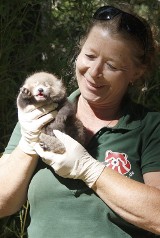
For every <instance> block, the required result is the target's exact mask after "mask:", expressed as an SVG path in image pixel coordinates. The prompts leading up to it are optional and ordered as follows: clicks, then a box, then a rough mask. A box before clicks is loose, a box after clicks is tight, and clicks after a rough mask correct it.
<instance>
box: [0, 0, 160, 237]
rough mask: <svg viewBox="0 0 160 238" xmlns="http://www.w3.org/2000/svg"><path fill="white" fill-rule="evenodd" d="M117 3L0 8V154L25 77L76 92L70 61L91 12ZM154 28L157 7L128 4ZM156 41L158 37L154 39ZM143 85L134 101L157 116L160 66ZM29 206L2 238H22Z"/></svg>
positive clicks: (5, 226) (5, 4) (58, 1)
mask: <svg viewBox="0 0 160 238" xmlns="http://www.w3.org/2000/svg"><path fill="white" fill-rule="evenodd" d="M113 2H114V3H119V1H118V0H116V1H113V0H92V1H88V0H78V1H75V0H53V1H51V0H12V1H10V0H1V2H0V33H1V34H0V118H1V120H0V135H1V140H0V152H2V151H3V150H4V148H5V146H6V144H7V142H8V139H9V136H10V134H11V131H12V130H13V128H14V125H15V123H16V121H17V110H16V96H17V94H18V90H19V87H20V85H21V84H22V82H23V81H24V79H25V77H26V76H27V75H28V74H30V73H32V72H34V71H40V70H46V71H48V72H52V73H55V74H56V75H57V76H58V77H60V78H63V80H64V82H65V84H66V86H67V89H68V93H70V92H71V91H72V90H74V89H75V88H76V87H77V84H76V81H75V79H74V61H75V58H76V51H77V42H78V40H79V38H80V36H81V34H82V33H83V31H84V29H85V28H86V27H87V24H88V22H89V18H90V17H91V16H92V13H93V11H94V10H95V9H96V8H97V7H99V6H101V5H104V4H112V3H113ZM124 2H125V3H129V4H130V5H131V6H132V7H133V8H134V9H135V10H136V11H137V12H138V13H139V14H140V15H142V16H143V17H145V18H146V19H148V20H149V21H150V22H151V23H152V24H153V26H154V28H155V25H158V24H160V1H158V0H145V1H143V0H126V1H124ZM158 38H159V35H157V39H158ZM157 65H158V66H157V68H156V70H155V72H154V73H153V74H152V76H151V78H150V80H149V81H148V82H146V83H147V87H148V90H147V91H146V92H143V91H141V90H140V91H137V90H136V89H135V91H134V98H135V100H136V101H138V102H141V103H143V104H145V105H147V106H149V107H151V108H154V109H156V110H159V111H160V80H159V79H160V65H159V57H157ZM28 210H29V208H28V206H27V207H26V206H24V207H23V209H22V210H21V211H20V213H18V214H16V215H14V216H11V217H8V218H5V219H1V220H0V238H2V237H3V238H10V237H12V238H14V237H20V238H25V236H26V235H25V232H26V230H25V227H26V223H27V220H26V214H27V212H28Z"/></svg>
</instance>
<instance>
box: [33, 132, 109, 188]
mask: <svg viewBox="0 0 160 238" xmlns="http://www.w3.org/2000/svg"><path fill="white" fill-rule="evenodd" d="M53 132H54V134H55V136H56V137H57V138H58V139H59V140H60V141H61V142H62V143H63V144H64V146H65V148H66V152H65V153H64V154H56V153H53V152H49V151H44V150H43V149H42V148H41V147H40V145H39V144H38V143H37V144H36V145H35V150H36V152H37V154H39V155H40V157H41V158H42V160H43V161H44V162H45V163H46V164H48V165H50V166H51V167H52V168H53V169H54V171H55V172H56V173H57V174H58V175H60V176H62V177H64V178H73V179H81V180H83V181H84V182H85V183H86V184H87V185H88V186H89V187H90V188H91V187H92V186H93V184H94V183H95V182H96V180H97V179H98V177H99V176H100V174H101V173H102V171H103V169H104V168H105V165H104V164H103V163H100V162H99V161H97V160H95V159H94V158H93V157H92V156H91V155H90V154H89V153H88V152H87V151H86V150H85V148H84V147H83V146H82V145H81V144H79V143H78V142H77V141H75V140H74V139H73V138H71V137H70V136H68V135H66V134H64V133H62V132H60V131H58V130H54V131H53Z"/></svg>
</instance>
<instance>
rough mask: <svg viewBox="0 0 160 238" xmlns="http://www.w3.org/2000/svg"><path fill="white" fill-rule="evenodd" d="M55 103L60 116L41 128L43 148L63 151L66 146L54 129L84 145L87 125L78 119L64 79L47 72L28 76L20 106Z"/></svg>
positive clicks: (19, 101)
mask: <svg viewBox="0 0 160 238" xmlns="http://www.w3.org/2000/svg"><path fill="white" fill-rule="evenodd" d="M50 103H53V104H54V105H55V106H56V110H57V111H58V113H57V116H56V118H55V119H53V120H52V121H51V122H49V123H48V124H47V125H45V126H44V127H43V129H42V133H41V134H40V145H41V146H42V148H43V149H44V150H49V151H53V152H55V153H64V152H65V148H64V146H63V145H62V143H61V142H60V141H59V140H58V139H57V138H56V137H55V136H54V133H53V130H54V129H57V130H60V131H62V132H64V133H66V134H68V135H70V136H71V137H72V138H74V139H75V140H77V141H78V142H79V143H81V144H82V145H83V144H84V127H83V124H82V123H81V122H80V120H78V119H77V118H76V110H75V105H73V104H72V103H71V102H69V101H68V99H67V96H66V89H65V87H64V85H63V83H62V81H61V80H59V79H58V78H57V77H56V76H55V75H53V74H50V73H47V72H38V73H34V74H33V75H31V76H29V77H28V78H27V79H26V80H25V82H24V84H23V86H22V87H21V88H20V92H19V94H18V97H17V106H18V107H19V108H21V110H25V111H29V110H31V109H34V108H35V107H39V106H43V105H45V104H50Z"/></svg>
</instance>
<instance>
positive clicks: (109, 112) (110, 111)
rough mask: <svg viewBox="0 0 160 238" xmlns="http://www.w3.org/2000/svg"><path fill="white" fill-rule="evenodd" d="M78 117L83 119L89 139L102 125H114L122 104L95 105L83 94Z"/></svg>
mask: <svg viewBox="0 0 160 238" xmlns="http://www.w3.org/2000/svg"><path fill="white" fill-rule="evenodd" d="M77 117H78V118H79V119H80V120H81V121H82V123H83V125H84V127H85V129H86V134H87V138H88V141H89V140H90V138H91V137H92V136H93V135H94V134H95V133H96V132H97V131H99V130H100V129H101V128H102V127H113V126H115V125H116V124H117V123H118V120H119V117H120V105H118V104H117V105H106V106H100V105H97V106H96V105H93V104H89V103H88V102H87V101H86V100H85V99H84V98H83V97H82V96H80V97H79V100H78V104H77Z"/></svg>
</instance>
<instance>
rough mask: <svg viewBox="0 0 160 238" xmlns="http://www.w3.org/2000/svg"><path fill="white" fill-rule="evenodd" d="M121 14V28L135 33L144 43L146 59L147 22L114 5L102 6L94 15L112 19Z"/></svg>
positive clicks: (95, 17)
mask: <svg viewBox="0 0 160 238" xmlns="http://www.w3.org/2000/svg"><path fill="white" fill-rule="evenodd" d="M118 15H121V22H120V28H121V29H124V30H126V31H127V32H128V33H130V34H132V35H135V36H136V37H137V38H138V39H139V40H140V41H141V43H142V44H143V47H144V59H145V56H146V52H147V48H148V31H147V28H146V26H145V24H144V23H143V22H142V21H141V20H140V19H138V18H137V17H135V16H133V15H132V14H130V13H127V12H124V11H122V10H120V9H118V8H115V7H112V6H103V7H100V8H99V9H98V10H97V11H96V12H95V13H94V15H93V19H96V20H106V21H109V20H112V19H113V18H114V17H116V16H118Z"/></svg>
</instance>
